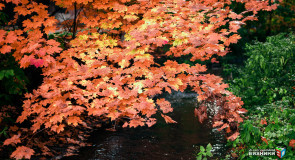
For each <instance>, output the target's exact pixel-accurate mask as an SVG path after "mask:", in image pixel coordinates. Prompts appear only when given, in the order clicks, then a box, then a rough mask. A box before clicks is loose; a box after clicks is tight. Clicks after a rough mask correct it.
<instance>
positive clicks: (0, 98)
mask: <svg viewBox="0 0 295 160" xmlns="http://www.w3.org/2000/svg"><path fill="white" fill-rule="evenodd" d="M27 83H28V78H27V76H26V75H25V73H24V71H23V70H22V69H21V68H20V67H19V65H18V64H17V63H16V62H15V59H14V57H13V56H12V55H11V54H6V55H0V107H1V106H3V105H14V104H15V102H16V97H15V96H16V95H19V96H22V94H23V93H25V92H27V88H26V84H27Z"/></svg>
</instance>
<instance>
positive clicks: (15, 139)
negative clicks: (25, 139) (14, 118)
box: [3, 134, 21, 145]
mask: <svg viewBox="0 0 295 160" xmlns="http://www.w3.org/2000/svg"><path fill="white" fill-rule="evenodd" d="M19 137H20V134H18V135H14V136H12V137H11V138H9V139H6V140H5V141H4V142H3V145H10V144H17V143H20V142H21V141H20V138H19Z"/></svg>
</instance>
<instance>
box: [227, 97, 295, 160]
mask: <svg viewBox="0 0 295 160" xmlns="http://www.w3.org/2000/svg"><path fill="white" fill-rule="evenodd" d="M255 108H256V109H255V110H251V111H250V116H249V119H247V120H246V121H244V122H243V124H241V125H240V127H239V128H240V136H238V138H237V139H236V140H235V141H228V143H227V146H228V147H230V148H232V153H231V154H233V153H234V154H236V155H237V156H238V157H239V159H274V158H277V157H276V156H249V150H250V149H275V148H276V147H278V146H280V147H284V148H286V155H285V156H284V157H283V158H284V159H290V160H291V159H292V158H294V157H295V153H294V151H293V149H292V147H290V146H289V143H290V141H291V140H292V139H295V109H294V108H290V107H289V106H288V101H278V102H275V103H272V104H266V105H263V106H255ZM262 137H264V138H265V140H266V141H263V140H262ZM266 142H267V143H266Z"/></svg>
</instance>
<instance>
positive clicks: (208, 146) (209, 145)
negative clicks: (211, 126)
mask: <svg viewBox="0 0 295 160" xmlns="http://www.w3.org/2000/svg"><path fill="white" fill-rule="evenodd" d="M211 149H212V145H211V144H210V143H209V144H208V145H207V147H206V151H211Z"/></svg>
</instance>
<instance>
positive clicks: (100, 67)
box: [0, 0, 276, 159]
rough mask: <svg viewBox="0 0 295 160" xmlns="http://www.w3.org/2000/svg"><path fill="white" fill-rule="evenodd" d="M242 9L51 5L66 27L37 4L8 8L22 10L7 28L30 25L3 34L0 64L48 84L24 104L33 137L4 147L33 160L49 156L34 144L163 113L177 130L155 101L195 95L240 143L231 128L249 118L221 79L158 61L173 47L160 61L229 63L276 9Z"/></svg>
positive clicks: (194, 0) (130, 0)
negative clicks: (100, 122)
mask: <svg viewBox="0 0 295 160" xmlns="http://www.w3.org/2000/svg"><path fill="white" fill-rule="evenodd" d="M236 1H237V2H240V3H244V4H245V9H246V10H245V11H244V12H242V13H239V14H237V13H234V12H232V10H231V9H230V7H229V5H230V4H231V3H232V1H231V0H224V1H219V0H191V1H185V0H165V1H159V0H151V1H148V0H137V1H136V0H99V1H98V0H53V1H52V3H54V4H55V5H56V6H59V7H61V8H65V9H67V11H71V12H73V13H74V18H73V19H70V20H66V21H63V22H59V20H58V19H56V18H55V16H54V15H50V13H49V12H48V6H46V5H44V4H42V3H40V2H38V1H28V0H6V1H2V3H0V8H2V9H3V8H4V7H5V4H7V3H14V4H15V7H14V12H15V19H14V20H12V21H11V22H9V23H10V25H13V24H14V23H16V22H17V20H18V18H19V17H20V16H22V17H24V16H25V17H26V19H25V20H23V21H22V28H20V29H15V30H10V31H7V30H4V29H1V30H0V44H1V45H0V46H1V49H0V52H1V54H7V53H10V52H12V53H13V56H14V57H15V59H16V60H17V61H18V62H19V64H20V66H21V67H22V68H26V67H28V66H30V65H34V66H35V67H40V68H42V72H43V75H44V79H43V83H42V85H41V86H39V88H38V89H37V90H34V91H33V92H32V93H27V94H25V97H26V100H25V101H24V102H23V112H22V114H21V116H20V117H18V119H17V122H19V123H22V122H24V121H29V122H30V123H31V128H30V129H29V130H25V131H22V132H19V134H18V135H14V136H12V137H11V138H10V139H7V140H6V141H5V142H4V145H15V146H16V147H17V148H16V150H15V151H14V152H13V153H12V155H11V157H13V158H17V159H19V158H22V157H24V158H30V157H31V155H33V154H34V150H36V148H39V150H41V151H42V152H48V151H47V150H48V148H47V147H46V146H45V145H43V146H41V148H40V146H38V145H36V142H33V141H30V140H26V139H28V135H27V134H29V133H30V134H32V135H35V134H36V133H39V132H41V131H46V132H48V133H51V134H53V133H56V134H62V133H63V132H65V131H66V128H69V127H79V126H80V127H87V126H88V125H89V123H88V121H87V120H86V119H87V117H91V116H94V117H96V118H97V119H110V120H111V121H113V122H117V121H121V120H122V119H124V121H123V122H124V124H123V127H128V126H129V127H137V126H144V125H147V126H152V125H153V124H155V123H156V119H155V118H153V115H155V114H156V113H160V115H161V116H162V117H163V118H164V119H165V121H166V122H167V123H175V121H174V120H173V119H171V117H169V116H168V115H167V113H169V112H172V111H173V108H172V107H171V105H170V103H169V102H168V101H166V100H165V99H155V98H154V96H155V95H158V94H161V93H163V92H169V93H171V91H172V90H175V91H184V90H185V89H186V88H188V86H190V88H192V90H193V91H194V92H196V93H198V101H199V102H201V103H202V102H205V101H206V100H207V101H211V102H214V101H215V102H216V105H218V106H219V110H218V112H217V114H216V115H215V118H214V121H215V122H214V127H221V128H220V130H222V129H227V128H228V129H227V132H228V134H229V135H230V136H229V139H235V138H236V137H237V136H238V130H237V129H236V128H235V129H234V128H231V126H232V125H233V124H234V123H239V122H242V121H243V119H242V118H241V116H240V114H241V113H244V112H245V110H244V109H242V107H241V106H242V104H243V102H242V101H241V99H240V98H238V97H236V96H234V95H232V94H231V93H230V92H229V91H227V90H226V88H227V87H228V85H226V84H224V83H223V82H222V78H220V77H218V76H214V75H211V74H205V73H204V72H205V71H206V66H204V65H200V64H196V65H195V66H190V65H188V64H178V63H177V62H176V61H171V60H168V61H166V62H165V63H164V64H163V65H160V64H157V63H156V62H155V56H154V54H155V53H154V51H155V50H156V49H157V48H160V47H163V46H164V45H169V46H171V47H170V50H169V51H168V52H166V53H164V54H163V55H162V56H174V57H180V56H183V55H188V54H192V55H193V56H192V58H191V61H194V60H202V61H204V60H210V59H211V58H212V56H213V55H217V56H224V55H225V54H226V53H227V52H228V50H227V47H228V46H229V45H230V44H231V43H236V42H237V41H238V39H239V38H240V36H239V35H238V34H237V30H238V29H239V28H240V27H241V25H242V24H244V23H245V22H246V21H249V20H255V19H256V17H255V15H256V14H257V12H258V11H259V10H272V9H275V8H276V5H271V6H269V3H268V1H257V0H246V1H245V0H236ZM58 29H61V30H67V29H68V31H70V32H72V35H71V37H68V39H67V41H66V42H67V43H66V45H65V47H61V44H60V42H58V41H57V40H56V39H54V38H53V39H49V38H48V37H49V36H48V35H49V34H50V33H54V32H56V31H57V30H58ZM122 37H123V38H122ZM214 60H215V59H213V61H214ZM206 112H207V107H206V106H205V105H203V106H201V107H200V108H196V110H195V113H196V115H197V116H198V117H199V119H200V120H201V121H202V120H203V119H204V118H207V115H206ZM46 132H45V133H46ZM25 134H26V135H25ZM29 137H30V136H29ZM24 143H26V144H24ZM18 144H22V145H21V146H18ZM24 145H25V146H24ZM44 146H45V147H46V148H47V149H46V148H45V147H44Z"/></svg>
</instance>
